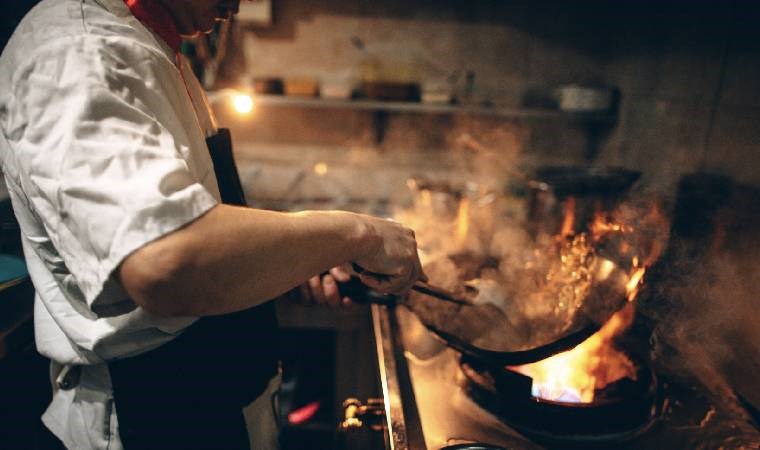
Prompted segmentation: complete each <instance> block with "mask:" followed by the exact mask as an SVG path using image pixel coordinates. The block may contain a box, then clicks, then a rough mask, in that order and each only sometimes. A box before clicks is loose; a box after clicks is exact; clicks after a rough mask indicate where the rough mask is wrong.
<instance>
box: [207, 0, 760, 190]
mask: <svg viewBox="0 0 760 450" xmlns="http://www.w3.org/2000/svg"><path fill="white" fill-rule="evenodd" d="M273 5H274V25H272V26H271V27H267V28H246V29H243V30H239V32H238V33H236V34H235V36H234V42H235V45H234V50H233V51H232V52H231V53H230V54H229V55H228V58H227V61H226V63H227V64H226V66H227V68H226V75H227V77H226V82H227V83H228V84H231V85H236V84H239V83H240V82H241V80H240V77H239V74H240V73H243V72H242V71H241V69H245V73H248V74H250V75H251V76H280V77H288V76H302V75H307V76H314V77H317V78H320V79H322V80H335V79H345V78H354V79H357V78H361V77H362V75H363V74H364V75H366V71H367V67H368V66H369V67H371V68H372V70H373V71H374V72H375V73H378V72H379V73H382V74H383V75H384V76H385V77H388V78H394V79H400V80H411V81H417V82H420V83H422V84H423V85H424V83H426V82H433V83H439V84H440V83H445V82H446V80H447V79H448V80H453V81H452V85H453V87H454V89H455V91H456V92H457V93H458V94H460V96H464V95H465V94H467V96H468V99H469V101H470V102H471V103H474V104H480V103H482V102H484V101H485V102H488V103H491V104H495V105H498V106H508V107H521V106H525V105H538V106H552V100H551V92H552V90H553V89H554V88H556V87H557V86H559V85H562V84H567V83H582V84H592V85H606V86H613V87H617V88H619V89H620V92H621V102H620V109H619V116H618V118H617V120H616V123H615V126H614V128H612V129H610V130H605V129H601V136H602V139H601V141H600V142H601V145H600V151H598V152H597V154H596V155H595V156H594V158H595V162H597V163H599V164H615V165H623V166H627V167H632V168H636V169H639V170H642V171H643V172H644V175H645V179H646V180H648V182H650V183H653V184H659V185H662V186H664V187H669V186H670V185H671V184H672V182H673V181H674V180H675V179H677V177H678V176H679V175H680V174H681V173H684V172H689V171H694V170H707V171H714V172H718V173H723V174H727V175H731V176H733V177H734V178H736V179H737V180H739V181H742V182H746V183H749V184H755V185H757V184H760V170H758V169H760V155H758V153H759V151H760V131H758V130H759V128H758V127H757V126H755V124H756V123H757V122H758V120H757V119H758V118H760V53H759V52H758V50H760V49H759V48H758V47H759V46H760V39H758V38H760V32H759V31H758V27H756V26H755V27H753V24H756V23H757V19H758V18H760V13H758V11H760V8H758V7H757V6H756V4H754V3H752V2H741V1H738V2H689V3H688V5H687V4H686V3H684V2H675V1H674V2H657V3H654V2H651V3H650V2H633V1H628V2H626V1H624V2H559V1H554V2H552V1H543V2H526V1H511V2H503V1H498V0H477V1H464V0H462V1H449V2H440V1H432V0H430V1H424V0H417V1H414V2H408V1H406V2H404V1H400V0H394V1H385V2H367V1H359V2H357V1H349V0H338V1H330V2H328V1H326V0H323V1H311V2H298V1H295V0H273ZM354 37H358V38H359V39H360V40H361V41H362V42H363V43H364V49H363V50H360V49H358V48H357V47H356V46H355V45H353V44H352V42H351V41H352V38H354ZM223 69H224V67H223ZM467 72H471V73H473V74H474V78H473V80H474V83H473V84H472V89H471V90H469V91H467V89H466V82H465V78H466V77H465V74H466V73H467ZM220 75H221V76H222V81H223V82H224V80H225V77H224V75H225V70H222V72H221V74H220ZM219 112H220V116H221V119H222V121H223V122H224V123H226V124H228V125H230V126H231V127H232V128H233V129H234V132H235V135H236V136H237V140H238V155H239V158H240V160H241V161H242V162H243V164H242V165H243V169H244V170H243V171H244V172H246V173H247V174H249V175H250V177H249V180H250V183H249V187H250V188H251V189H252V192H251V194H253V195H254V196H260V197H266V198H276V197H278V196H283V195H287V196H303V195H308V193H311V194H315V195H317V194H319V195H323V196H324V195H327V196H329V195H330V192H318V191H320V189H324V185H330V184H332V185H333V187H332V188H331V189H332V191H331V192H335V191H336V190H337V191H340V190H346V189H345V187H346V186H350V187H351V189H350V190H352V191H353V188H354V187H357V189H358V190H359V191H358V193H357V191H353V192H352V194H351V195H359V196H370V197H373V196H374V197H376V198H388V197H391V196H393V195H394V192H395V189H399V188H403V180H404V179H405V178H406V177H407V176H408V175H409V174H410V173H413V172H419V171H423V172H424V171H427V172H430V173H439V174H441V173H443V174H446V175H445V176H456V175H457V174H461V173H462V172H463V166H462V164H463V161H462V158H460V157H458V156H461V154H459V153H458V151H457V150H458V145H457V138H458V137H460V136H461V135H462V134H464V133H467V134H470V135H472V136H473V137H474V138H475V139H477V140H480V141H482V142H483V143H484V144H486V146H487V147H489V148H490V149H492V150H494V151H495V152H498V153H501V154H504V155H505V159H506V160H507V161H509V162H515V163H516V164H520V165H523V166H532V165H537V164H547V163H553V164H556V163H560V164H579V163H583V162H584V158H585V155H586V154H587V150H588V145H587V144H588V140H587V139H586V137H587V136H586V134H585V131H586V129H587V127H586V126H585V124H584V123H579V122H575V121H567V120H561V119H543V120H514V119H504V118H483V117H479V116H472V115H463V114H457V115H439V114H412V113H404V114H401V113H392V114H390V115H389V117H388V124H387V133H386V136H385V139H384V140H383V141H382V143H379V144H378V143H377V142H376V140H375V137H374V131H373V115H372V113H371V112H367V111H352V110H334V109H329V110H320V109H308V108H297V107H294V108H283V107H277V108H275V107H261V108H259V109H258V110H257V111H255V113H254V114H253V115H252V117H250V118H243V119H241V118H238V117H235V116H233V115H231V114H228V113H227V111H226V110H225V108H221V107H220V111H219ZM515 155H519V157H517V158H515ZM317 162H326V163H328V165H329V167H330V168H331V172H330V175H331V176H334V178H335V179H334V180H332V181H335V182H334V183H325V182H324V181H325V179H324V178H322V179H320V178H317V177H315V176H314V174H313V173H310V172H309V170H310V169H311V168H312V167H313V165H314V164H316V163H317ZM378 168H380V169H378ZM332 169H335V170H332ZM386 169H388V170H386ZM341 171H342V172H343V173H342V174H341ZM378 172H379V173H378ZM299 174H300V175H299ZM452 174H453V175H452ZM299 177H300V179H301V181H299ZM336 180H337V181H336ZM335 185H340V186H338V187H336V186H335ZM328 191H329V189H328Z"/></svg>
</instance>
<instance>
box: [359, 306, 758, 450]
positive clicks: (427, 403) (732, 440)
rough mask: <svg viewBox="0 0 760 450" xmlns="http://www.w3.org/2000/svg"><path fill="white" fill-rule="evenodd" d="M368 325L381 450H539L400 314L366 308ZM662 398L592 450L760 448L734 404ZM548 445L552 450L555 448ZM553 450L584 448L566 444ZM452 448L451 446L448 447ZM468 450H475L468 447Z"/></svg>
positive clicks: (686, 396) (669, 388)
mask: <svg viewBox="0 0 760 450" xmlns="http://www.w3.org/2000/svg"><path fill="white" fill-rule="evenodd" d="M372 317H373V326H374V333H375V339H376V346H377V356H378V362H379V368H380V378H381V382H382V390H383V400H384V403H385V413H386V423H387V427H386V432H387V439H386V447H387V448H390V449H394V450H406V449H410V450H418V449H435V450H438V449H443V448H447V447H448V446H456V445H458V444H475V443H478V444H489V445H492V446H494V447H495V448H504V449H542V448H547V447H546V445H547V444H546V443H545V442H543V443H542V442H536V441H534V440H532V439H531V438H528V437H526V436H523V435H522V434H520V433H519V432H518V431H516V430H515V429H513V428H511V427H510V426H509V425H508V424H505V423H504V422H503V421H501V420H500V419H499V418H497V417H496V416H494V415H492V414H490V413H489V412H488V411H486V410H485V409H483V408H481V407H480V406H479V405H478V404H476V403H475V402H474V401H473V400H472V399H471V398H470V397H469V396H468V395H467V393H466V391H465V389H464V388H463V385H464V384H463V382H464V375H463V374H462V372H461V370H460V366H459V356H458V354H457V353H456V352H455V351H454V350H452V349H449V348H447V347H446V346H445V345H443V344H442V343H441V342H440V341H438V340H437V339H435V338H434V337H433V336H432V335H431V334H430V333H429V332H428V331H427V330H426V329H425V328H424V326H423V325H422V324H420V323H419V321H418V320H417V319H416V317H415V316H414V315H413V314H411V313H410V312H409V311H407V310H406V309H404V308H394V307H387V306H379V305H373V307H372ZM661 387H662V398H661V399H660V400H661V401H660V402H658V404H657V410H656V411H653V418H652V420H651V421H650V422H648V423H647V424H645V425H644V426H641V427H639V428H637V429H636V431H635V432H634V433H629V434H628V435H626V436H625V439H621V440H618V441H607V440H604V441H600V442H596V443H592V444H591V445H592V446H593V447H594V448H610V447H612V446H614V448H616V449H640V448H641V449H653V448H668V449H679V448H684V449H686V448H688V449H695V448H704V449H712V448H750V449H751V448H760V432H758V429H757V428H756V426H755V425H754V424H753V423H752V422H751V419H749V416H748V415H747V414H746V413H745V411H744V410H742V409H741V407H740V406H738V405H737V404H735V402H730V401H728V402H725V404H723V402H719V403H721V404H720V405H717V404H715V402H711V401H709V400H708V399H707V398H708V397H707V396H706V395H705V394H706V393H705V392H703V391H701V390H700V389H698V388H696V387H686V386H684V385H683V384H679V383H669V382H662V383H661ZM557 446H558V445H557V444H556V443H555V444H553V445H552V448H557ZM559 447H560V448H568V447H572V448H588V447H589V443H588V440H587V441H585V443H584V445H583V446H582V447H579V446H578V443H577V442H576V443H573V442H572V441H568V442H567V444H566V445H562V444H559ZM454 448H456V447H454ZM473 448H474V447H473Z"/></svg>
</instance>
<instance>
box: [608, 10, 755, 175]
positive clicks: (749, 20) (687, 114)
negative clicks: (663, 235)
mask: <svg viewBox="0 0 760 450" xmlns="http://www.w3.org/2000/svg"><path fill="white" fill-rule="evenodd" d="M758 6H759V5H758V3H757V2H744V1H735V2H689V3H688V5H687V4H686V3H683V2H671V3H670V4H669V5H667V6H666V7H662V5H659V4H658V5H655V4H653V3H652V4H651V5H650V6H649V7H648V8H645V7H631V6H630V5H629V10H628V11H626V12H625V14H624V16H625V17H627V20H621V21H619V22H618V24H617V26H618V29H616V30H615V32H614V33H611V34H610V40H609V46H608V50H607V52H608V57H607V59H608V61H607V63H606V67H605V76H606V79H607V80H608V81H609V83H611V84H613V85H616V86H619V87H620V89H621V91H622V105H621V106H622V107H621V114H620V121H619V124H618V126H617V128H616V129H615V132H614V134H613V135H612V136H611V138H610V139H609V141H608V142H607V145H606V146H605V149H604V152H603V154H602V155H601V157H600V161H603V162H605V163H611V164H623V165H626V166H629V167H633V168H637V169H640V170H643V171H644V172H645V174H646V175H647V176H648V178H649V179H651V180H654V181H659V182H663V183H667V182H672V181H673V180H674V179H675V178H676V177H677V176H678V175H679V174H681V173H684V172H688V171H696V170H704V171H710V172H715V173H720V174H724V175H729V176H731V177H733V178H734V179H735V180H737V181H739V182H744V183H747V184H750V185H754V186H758V185H760V126H758V125H760V28H758V27H757V23H758V20H759V19H760V8H759V7H758ZM655 7H656V8H655Z"/></svg>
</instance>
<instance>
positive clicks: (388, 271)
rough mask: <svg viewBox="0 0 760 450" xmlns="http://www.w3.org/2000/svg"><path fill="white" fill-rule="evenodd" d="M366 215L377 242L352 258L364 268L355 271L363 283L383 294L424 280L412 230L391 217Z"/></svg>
mask: <svg viewBox="0 0 760 450" xmlns="http://www.w3.org/2000/svg"><path fill="white" fill-rule="evenodd" d="M366 217H367V218H368V225H369V226H371V227H373V229H374V232H375V234H376V236H377V237H378V238H379V242H378V244H377V245H376V248H374V249H372V251H371V252H370V253H369V254H368V255H367V256H365V257H362V258H359V259H357V260H356V261H354V263H355V264H356V265H358V266H360V267H361V268H362V269H363V271H362V273H360V274H358V275H359V279H361V281H362V283H364V284H366V285H367V286H369V287H370V288H372V289H373V290H375V291H377V292H380V293H383V294H405V293H406V292H407V291H409V289H411V287H412V285H413V284H414V283H415V282H416V281H418V280H422V281H427V276H425V274H424V273H423V272H422V265H421V264H420V259H419V256H418V255H417V240H416V239H415V236H414V231H412V229H411V228H407V227H405V226H403V225H401V224H400V223H398V222H396V221H394V220H390V219H380V218H377V217H370V216H366Z"/></svg>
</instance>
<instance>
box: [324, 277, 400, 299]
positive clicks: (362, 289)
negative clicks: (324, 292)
mask: <svg viewBox="0 0 760 450" xmlns="http://www.w3.org/2000/svg"><path fill="white" fill-rule="evenodd" d="M338 292H340V296H341V297H349V298H350V299H351V300H352V301H353V302H355V303H359V304H368V303H374V304H377V305H396V304H397V303H398V301H399V300H398V297H396V296H395V295H385V294H380V293H377V292H375V291H373V290H372V289H370V288H369V287H367V286H366V285H365V284H364V283H362V282H361V280H359V278H357V277H354V276H352V277H351V279H350V280H348V281H346V282H345V283H338Z"/></svg>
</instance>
